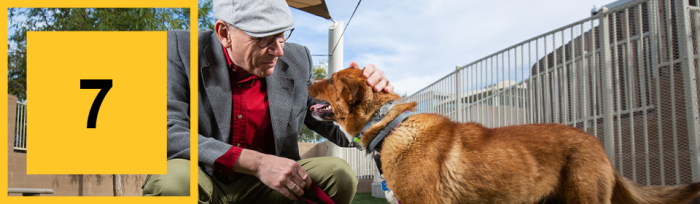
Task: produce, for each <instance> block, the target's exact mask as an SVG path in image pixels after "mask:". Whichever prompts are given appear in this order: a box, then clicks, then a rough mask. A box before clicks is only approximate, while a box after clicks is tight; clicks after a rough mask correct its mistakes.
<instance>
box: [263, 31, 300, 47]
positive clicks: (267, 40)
mask: <svg viewBox="0 0 700 204" xmlns="http://www.w3.org/2000/svg"><path fill="white" fill-rule="evenodd" d="M292 31H294V29H291V30H288V31H284V32H283V33H280V34H277V35H271V36H267V37H262V38H258V46H259V47H260V48H266V47H267V46H270V44H272V43H273V42H274V41H275V40H277V42H279V43H284V42H285V41H287V39H289V36H291V35H292Z"/></svg>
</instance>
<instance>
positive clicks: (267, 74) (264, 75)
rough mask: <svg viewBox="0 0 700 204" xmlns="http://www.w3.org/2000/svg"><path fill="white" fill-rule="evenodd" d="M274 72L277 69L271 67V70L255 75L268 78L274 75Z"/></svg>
mask: <svg viewBox="0 0 700 204" xmlns="http://www.w3.org/2000/svg"><path fill="white" fill-rule="evenodd" d="M274 71H275V67H270V68H267V69H265V70H264V71H260V72H255V73H253V74H254V75H255V76H258V77H268V76H270V75H272V73H273V72H274Z"/></svg>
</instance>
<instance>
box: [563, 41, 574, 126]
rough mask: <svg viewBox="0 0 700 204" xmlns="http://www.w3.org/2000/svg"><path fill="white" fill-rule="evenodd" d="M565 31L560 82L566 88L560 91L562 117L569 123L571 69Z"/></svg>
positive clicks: (565, 122) (564, 121)
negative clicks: (567, 54) (567, 56)
mask: <svg viewBox="0 0 700 204" xmlns="http://www.w3.org/2000/svg"><path fill="white" fill-rule="evenodd" d="M569 29H570V30H569V31H572V30H571V29H573V27H571V28H569ZM564 31H566V29H564V30H562V31H561V49H562V52H561V53H562V54H561V62H562V69H563V71H562V74H561V76H560V77H559V79H560V82H561V86H563V87H564V88H563V89H560V91H559V93H561V95H560V96H559V100H560V101H561V103H562V110H564V114H562V117H564V118H563V119H562V120H561V121H562V123H564V124H569V122H570V121H569V104H568V103H569V93H570V92H569V78H568V77H569V75H568V73H569V70H568V69H569V68H568V65H569V61H568V60H567V59H566V50H567V48H566V37H565V32H564ZM572 46H573V41H572ZM572 56H573V55H572ZM573 61H575V59H574V58H573V57H572V62H573ZM571 126H574V125H573V124H571Z"/></svg>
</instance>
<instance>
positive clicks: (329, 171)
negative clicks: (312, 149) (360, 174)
mask: <svg viewBox="0 0 700 204" xmlns="http://www.w3.org/2000/svg"><path fill="white" fill-rule="evenodd" d="M320 165H321V168H320V169H323V170H321V172H319V173H321V174H323V175H324V176H322V177H323V178H322V180H320V181H316V182H321V183H319V185H323V184H325V187H323V186H322V187H321V188H324V191H326V193H328V196H330V197H331V198H332V199H333V200H334V201H335V202H336V203H350V201H352V198H353V197H354V196H355V192H356V191H357V182H358V181H357V177H356V176H355V173H354V172H353V171H352V168H351V167H350V165H348V163H347V162H345V160H343V159H340V158H337V157H324V158H323V162H321V164H320Z"/></svg>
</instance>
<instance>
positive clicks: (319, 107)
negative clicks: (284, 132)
mask: <svg viewBox="0 0 700 204" xmlns="http://www.w3.org/2000/svg"><path fill="white" fill-rule="evenodd" d="M310 110H311V116H313V117H314V118H316V119H317V120H331V121H332V120H335V114H333V106H331V105H330V104H327V103H319V104H316V105H313V106H311V108H310Z"/></svg>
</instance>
